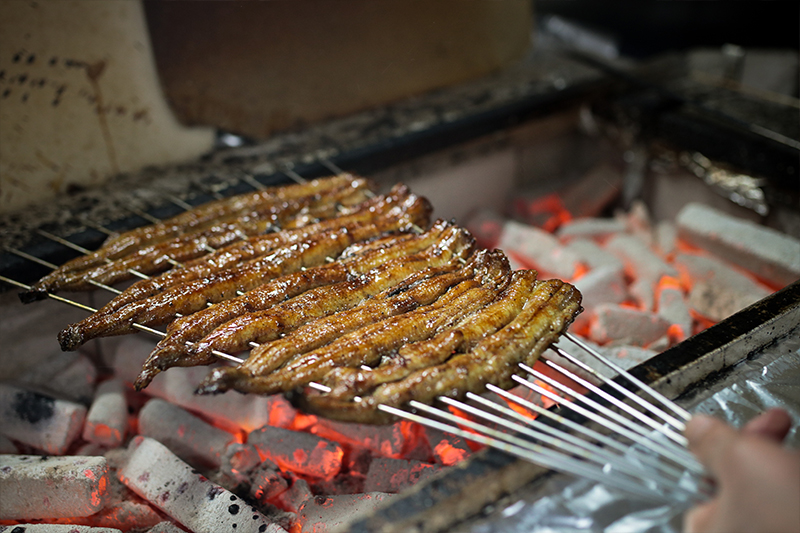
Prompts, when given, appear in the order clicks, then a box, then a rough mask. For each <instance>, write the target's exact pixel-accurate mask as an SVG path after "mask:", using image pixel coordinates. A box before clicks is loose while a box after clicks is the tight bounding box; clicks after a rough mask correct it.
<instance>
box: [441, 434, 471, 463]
mask: <svg viewBox="0 0 800 533" xmlns="http://www.w3.org/2000/svg"><path fill="white" fill-rule="evenodd" d="M434 451H435V452H436V455H437V456H438V457H439V459H440V460H441V461H442V463H443V464H445V465H447V466H450V465H454V464H456V463H458V462H460V461H462V460H464V458H465V457H466V456H467V451H466V450H463V449H460V448H456V447H454V446H453V445H452V444H450V443H449V442H447V440H442V441H440V442H439V444H437V445H436V446H434Z"/></svg>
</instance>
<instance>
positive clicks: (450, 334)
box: [322, 270, 537, 400]
mask: <svg viewBox="0 0 800 533" xmlns="http://www.w3.org/2000/svg"><path fill="white" fill-rule="evenodd" d="M536 276H537V274H536V271H535V270H518V271H516V272H514V273H513V274H512V278H511V283H509V285H508V287H507V288H506V289H505V290H504V291H503V292H502V293H501V294H500V295H499V296H498V297H497V298H496V299H495V300H494V301H493V302H492V303H490V304H489V305H487V306H486V307H484V308H483V309H480V310H478V311H477V312H476V313H474V314H472V315H469V316H467V317H465V318H463V319H462V320H461V322H459V323H458V324H456V325H455V326H454V327H452V328H449V329H446V330H444V331H442V332H440V333H439V334H437V335H435V336H433V337H431V338H430V339H428V340H424V341H420V342H415V343H413V344H408V345H406V346H403V347H402V348H400V349H399V350H398V351H397V355H396V356H394V357H390V358H386V359H385V360H383V361H381V364H380V365H379V366H377V367H375V368H373V369H372V370H368V371H365V369H363V368H350V367H338V368H335V369H333V370H332V371H331V372H329V373H328V374H327V375H326V376H325V378H324V380H323V382H322V384H323V385H326V386H328V387H330V388H331V392H330V393H329V394H328V396H329V397H331V398H336V399H346V400H350V399H352V398H354V397H355V396H359V395H361V394H368V393H369V392H370V391H371V390H372V389H374V388H375V387H377V386H378V385H381V384H382V383H389V382H392V381H399V380H401V379H403V378H405V377H406V376H408V375H409V374H411V373H412V372H414V371H415V370H421V369H423V368H427V367H429V366H434V365H438V364H441V363H444V362H445V361H446V360H447V359H449V358H450V357H451V356H452V355H453V354H454V353H459V352H461V353H463V352H466V351H469V350H471V349H472V348H473V347H474V346H475V345H476V344H477V343H478V342H479V341H481V340H482V339H483V338H485V337H488V336H489V335H492V334H494V333H496V332H497V331H498V330H500V328H502V327H504V326H506V325H507V324H508V323H509V322H511V321H512V320H513V319H514V318H515V317H516V316H517V315H518V314H519V313H520V312H521V311H522V309H523V307H524V306H525V304H526V302H527V301H528V297H529V296H530V294H531V292H532V291H533V288H534V287H535V286H536V284H537V280H536Z"/></svg>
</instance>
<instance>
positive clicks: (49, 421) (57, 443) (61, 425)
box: [0, 383, 86, 455]
mask: <svg viewBox="0 0 800 533" xmlns="http://www.w3.org/2000/svg"><path fill="white" fill-rule="evenodd" d="M85 418H86V407H84V406H83V405H80V404H77V403H75V402H71V401H67V400H61V399H57V398H54V397H53V396H50V395H46V394H42V393H39V392H36V391H33V390H29V389H26V388H22V387H16V386H14V385H11V384H8V383H0V434H2V435H5V436H6V437H8V438H10V439H14V440H15V441H18V442H20V443H22V444H27V445H29V446H33V447H34V448H36V449H37V450H42V451H44V452H46V453H49V454H53V455H62V454H64V453H65V452H66V451H67V448H69V446H70V444H72V442H73V441H74V440H75V438H76V437H77V436H78V435H80V433H81V429H82V428H83V421H84V419H85Z"/></svg>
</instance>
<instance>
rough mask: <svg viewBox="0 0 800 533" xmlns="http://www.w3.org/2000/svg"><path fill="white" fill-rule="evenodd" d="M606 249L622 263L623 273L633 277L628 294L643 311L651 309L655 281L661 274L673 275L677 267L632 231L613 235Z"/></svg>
mask: <svg viewBox="0 0 800 533" xmlns="http://www.w3.org/2000/svg"><path fill="white" fill-rule="evenodd" d="M606 249H608V250H609V251H611V252H612V253H614V254H616V255H617V256H618V257H619V258H620V259H622V261H623V262H624V263H625V269H626V273H627V274H628V275H630V276H632V277H633V278H634V281H633V283H631V285H630V286H629V287H628V292H629V294H630V295H631V296H632V297H633V298H634V300H635V301H636V302H637V303H638V305H639V307H641V308H642V309H644V310H646V311H652V310H654V309H655V290H656V284H657V283H658V281H659V280H660V279H661V278H662V277H663V276H671V277H677V276H678V271H677V270H676V269H675V267H673V266H672V265H670V264H669V263H667V262H666V261H665V260H664V259H663V258H662V257H661V256H659V255H658V254H657V253H656V252H654V251H653V250H652V249H651V248H650V247H649V246H648V245H646V244H645V243H644V242H642V241H641V240H640V239H638V238H636V237H635V236H633V235H624V234H620V235H615V236H614V237H612V238H611V239H609V240H608V242H607V243H606Z"/></svg>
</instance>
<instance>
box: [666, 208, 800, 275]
mask: <svg viewBox="0 0 800 533" xmlns="http://www.w3.org/2000/svg"><path fill="white" fill-rule="evenodd" d="M675 222H676V224H677V226H678V235H679V236H680V237H681V238H682V239H685V240H686V241H688V242H689V243H690V244H693V245H695V246H697V247H699V248H703V249H704V250H708V251H710V252H711V253H713V254H714V255H716V256H717V257H719V258H720V259H723V260H725V261H728V262H730V263H733V264H735V265H738V266H740V267H742V268H745V269H747V270H749V271H750V272H753V273H755V274H756V275H757V276H760V277H761V278H763V279H766V280H769V281H770V282H772V283H775V284H776V285H779V286H784V285H788V284H789V283H793V282H794V281H796V280H797V279H798V278H800V240H798V239H796V238H795V237H792V236H790V235H786V234H784V233H781V232H779V231H777V230H774V229H772V228H769V227H766V226H762V225H760V224H756V223H755V222H751V221H749V220H745V219H742V218H739V217H735V216H731V215H728V214H727V213H723V212H722V211H720V210H718V209H714V208H713V207H710V206H707V205H704V204H699V203H690V204H687V205H686V206H684V208H683V209H681V211H680V212H679V213H678V215H677V217H676V218H675Z"/></svg>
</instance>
